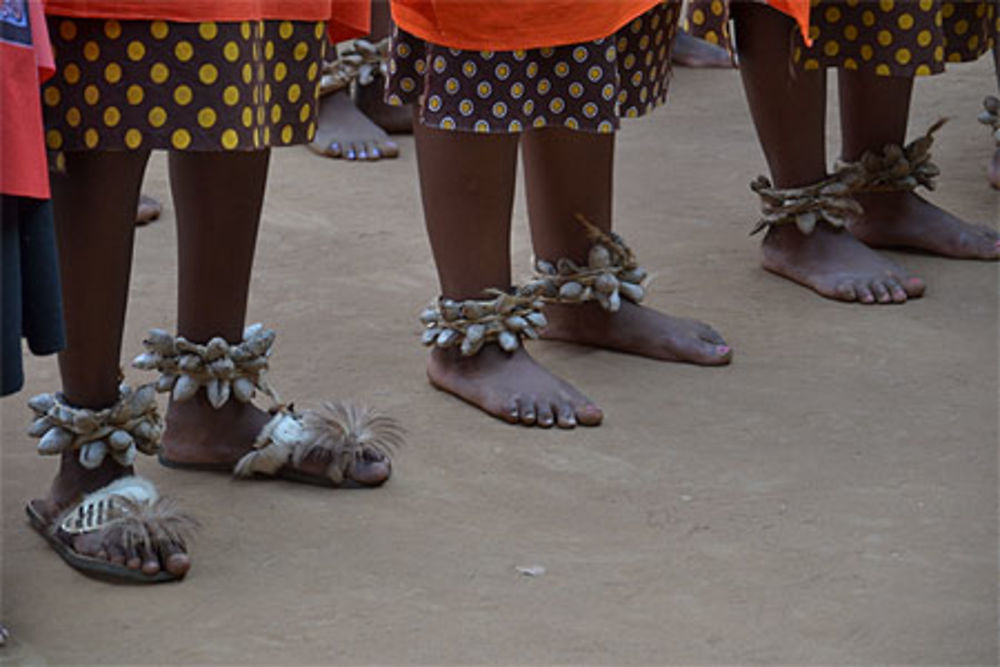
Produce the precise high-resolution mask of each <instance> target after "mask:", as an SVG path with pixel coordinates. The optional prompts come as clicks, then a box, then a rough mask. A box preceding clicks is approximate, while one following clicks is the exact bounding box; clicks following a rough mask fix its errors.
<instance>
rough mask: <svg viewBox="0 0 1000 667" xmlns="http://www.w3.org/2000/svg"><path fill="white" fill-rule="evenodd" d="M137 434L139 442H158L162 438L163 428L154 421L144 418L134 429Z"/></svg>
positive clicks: (136, 437)
mask: <svg viewBox="0 0 1000 667" xmlns="http://www.w3.org/2000/svg"><path fill="white" fill-rule="evenodd" d="M132 432H133V433H134V434H135V439H136V440H137V441H138V442H140V443H141V442H144V441H145V442H152V443H154V444H155V443H156V442H157V441H158V440H159V439H160V435H161V429H160V427H158V426H157V425H156V424H154V423H153V422H151V421H149V420H147V419H144V420H142V421H141V422H139V423H138V424H136V425H135V427H134V428H133V429H132Z"/></svg>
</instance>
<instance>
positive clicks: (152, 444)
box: [135, 438, 160, 456]
mask: <svg viewBox="0 0 1000 667" xmlns="http://www.w3.org/2000/svg"><path fill="white" fill-rule="evenodd" d="M135 448H136V449H138V450H139V451H140V452H142V453H143V454H146V455H147V456H152V455H153V454H156V453H157V452H158V451H160V439H159V438H156V439H155V440H147V439H137V440H136V441H135Z"/></svg>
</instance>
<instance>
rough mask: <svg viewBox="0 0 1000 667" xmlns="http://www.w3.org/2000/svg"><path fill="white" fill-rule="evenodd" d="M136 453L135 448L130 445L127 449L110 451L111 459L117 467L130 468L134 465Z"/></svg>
mask: <svg viewBox="0 0 1000 667" xmlns="http://www.w3.org/2000/svg"><path fill="white" fill-rule="evenodd" d="M136 453H137V452H136V446H135V445H132V446H131V447H129V448H128V449H121V450H111V458H113V459H114V460H115V462H116V463H117V464H118V465H121V466H130V465H132V464H133V463H135V457H136Z"/></svg>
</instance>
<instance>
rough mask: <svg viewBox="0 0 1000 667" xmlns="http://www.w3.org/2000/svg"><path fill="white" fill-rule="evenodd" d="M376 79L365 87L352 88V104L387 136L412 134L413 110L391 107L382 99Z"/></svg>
mask: <svg viewBox="0 0 1000 667" xmlns="http://www.w3.org/2000/svg"><path fill="white" fill-rule="evenodd" d="M383 82H384V79H382V78H381V77H380V78H377V79H375V80H374V81H373V82H372V83H370V84H368V85H367V86H362V85H358V86H355V87H354V104H355V105H357V107H358V109H360V110H361V112H362V113H363V114H365V115H366V116H368V118H370V119H371V121H372V122H373V123H375V124H376V125H378V126H379V127H381V128H382V129H383V130H385V131H386V132H388V133H389V134H412V133H413V109H411V108H410V106H409V105H404V106H392V105H391V104H386V103H385V100H384V99H383V98H382V92H383V91H382V83H383Z"/></svg>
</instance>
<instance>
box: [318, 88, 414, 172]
mask: <svg viewBox="0 0 1000 667" xmlns="http://www.w3.org/2000/svg"><path fill="white" fill-rule="evenodd" d="M309 149H310V150H311V151H313V152H314V153H319V154H320V155H324V156H326V157H331V158H342V159H344V160H367V161H373V160H381V159H384V158H394V157H397V156H398V155H399V145H398V144H397V143H396V142H395V141H393V140H392V139H390V138H389V135H388V134H386V133H385V130H383V129H382V128H380V127H379V126H378V125H376V124H375V123H373V122H372V121H370V120H369V119H368V118H367V117H366V116H365V115H364V114H363V113H361V111H359V110H358V108H357V107H356V106H355V105H354V102H352V101H351V97H350V95H349V94H348V93H347V91H346V90H341V91H338V92H336V93H332V94H330V95H326V96H324V97H323V99H322V101H321V102H320V107H319V127H318V129H317V130H316V136H315V137H314V138H313V140H312V143H310V144H309Z"/></svg>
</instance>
